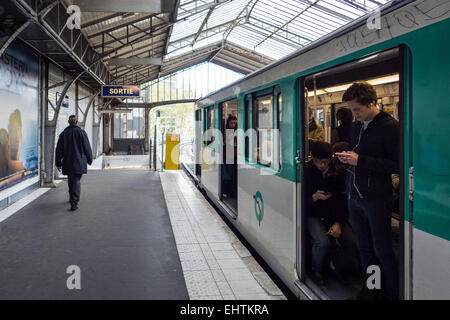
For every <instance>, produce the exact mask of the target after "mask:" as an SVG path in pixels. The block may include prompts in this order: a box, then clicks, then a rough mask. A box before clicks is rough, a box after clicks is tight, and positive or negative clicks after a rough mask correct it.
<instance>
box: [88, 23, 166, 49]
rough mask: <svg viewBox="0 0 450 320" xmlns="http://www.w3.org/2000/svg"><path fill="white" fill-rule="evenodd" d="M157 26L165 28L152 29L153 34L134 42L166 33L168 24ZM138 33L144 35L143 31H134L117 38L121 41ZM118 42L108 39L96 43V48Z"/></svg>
mask: <svg viewBox="0 0 450 320" xmlns="http://www.w3.org/2000/svg"><path fill="white" fill-rule="evenodd" d="M156 27H163V28H160V29H158V28H156V29H155V30H152V33H151V35H149V36H148V37H143V38H141V39H140V40H139V41H138V42H134V44H136V43H139V42H142V41H146V40H149V39H151V38H154V37H157V36H160V35H162V34H164V33H165V32H164V29H165V27H167V24H162V23H161V24H158V25H157V26H156ZM138 35H142V32H141V31H136V32H133V33H131V32H130V33H129V34H128V36H127V35H126V34H125V35H123V36H119V37H116V38H115V39H117V40H118V41H120V40H124V39H126V38H127V37H128V38H132V37H134V36H138ZM116 42H117V41H116V40H108V41H105V42H104V43H103V44H102V43H101V42H100V43H99V44H96V45H94V49H99V48H101V47H102V46H103V45H104V46H105V47H106V46H109V45H110V44H113V43H116Z"/></svg>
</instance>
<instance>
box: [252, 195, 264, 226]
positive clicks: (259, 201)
mask: <svg viewBox="0 0 450 320" xmlns="http://www.w3.org/2000/svg"><path fill="white" fill-rule="evenodd" d="M253 199H254V200H255V215H256V219H258V223H259V225H260V226H261V221H262V219H263V216H264V202H263V198H262V195H261V192H259V191H258V192H256V194H255V195H254V196H253Z"/></svg>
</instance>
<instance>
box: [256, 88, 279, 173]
mask: <svg viewBox="0 0 450 320" xmlns="http://www.w3.org/2000/svg"><path fill="white" fill-rule="evenodd" d="M273 119H274V117H273V95H272V94H270V95H266V96H262V97H257V98H256V99H255V100H254V104H253V129H254V130H255V131H256V144H255V148H254V153H255V156H256V162H257V163H259V164H261V165H264V166H267V167H270V166H271V165H272V158H273V151H272V150H273V148H272V140H273V139H272V130H273V129H274V126H273V124H274V121H273Z"/></svg>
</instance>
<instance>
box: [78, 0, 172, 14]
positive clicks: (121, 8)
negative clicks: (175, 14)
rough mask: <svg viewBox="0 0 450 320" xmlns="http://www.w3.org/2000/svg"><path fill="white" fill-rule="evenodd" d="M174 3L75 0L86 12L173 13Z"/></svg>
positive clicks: (158, 0)
mask: <svg viewBox="0 0 450 320" xmlns="http://www.w3.org/2000/svg"><path fill="white" fill-rule="evenodd" d="M173 3H174V0H126V1H124V0H95V1H93V0H73V4H75V5H77V6H79V7H80V9H81V11H84V12H133V13H134V12H146V13H161V12H171V10H173Z"/></svg>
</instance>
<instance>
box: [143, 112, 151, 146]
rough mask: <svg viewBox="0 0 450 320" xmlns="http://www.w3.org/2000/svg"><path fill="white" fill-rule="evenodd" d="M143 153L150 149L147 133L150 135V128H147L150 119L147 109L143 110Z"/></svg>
mask: <svg viewBox="0 0 450 320" xmlns="http://www.w3.org/2000/svg"><path fill="white" fill-rule="evenodd" d="M144 112H145V114H144V140H145V143H144V151H145V152H149V150H150V148H149V142H148V141H149V139H150V137H149V133H150V128H149V118H150V109H149V108H145V109H144Z"/></svg>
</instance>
